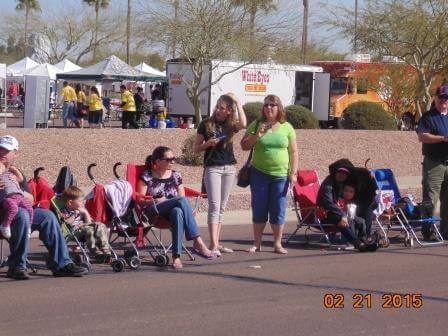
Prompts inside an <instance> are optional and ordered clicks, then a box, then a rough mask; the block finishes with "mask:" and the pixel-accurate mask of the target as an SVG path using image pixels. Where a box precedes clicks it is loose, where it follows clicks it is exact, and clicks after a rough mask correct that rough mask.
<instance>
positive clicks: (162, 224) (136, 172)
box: [126, 164, 207, 260]
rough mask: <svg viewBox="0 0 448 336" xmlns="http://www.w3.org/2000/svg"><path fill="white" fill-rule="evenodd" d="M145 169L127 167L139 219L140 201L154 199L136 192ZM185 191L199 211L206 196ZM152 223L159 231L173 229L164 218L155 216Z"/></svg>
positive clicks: (140, 212) (127, 176)
mask: <svg viewBox="0 0 448 336" xmlns="http://www.w3.org/2000/svg"><path fill="white" fill-rule="evenodd" d="M145 169H146V166H145V165H134V164H128V165H127V166H126V180H127V181H128V182H129V183H130V184H131V185H132V189H133V198H134V201H135V203H136V210H137V213H138V216H139V218H141V217H143V211H142V209H141V208H140V206H138V201H139V200H141V199H142V198H146V199H152V197H151V196H144V195H140V194H138V193H137V192H136V190H137V182H138V180H139V178H140V176H141V174H142V173H143V172H144V171H145ZM184 189H185V197H189V198H194V199H195V204H194V209H197V207H198V205H199V201H200V200H201V199H204V198H207V195H206V194H203V193H201V192H199V191H196V190H194V189H191V188H187V187H185V188H184ZM150 222H151V225H152V227H154V228H156V229H159V230H166V229H170V228H171V224H170V222H169V221H167V220H166V219H165V218H163V217H162V216H157V215H156V216H153V217H152V218H150ZM158 241H159V242H160V239H158ZM170 247H171V245H170V246H169V247H168V248H166V250H169V249H170ZM183 248H184V250H185V252H186V253H187V254H188V256H189V257H190V259H191V260H194V257H193V256H192V254H191V253H190V251H188V249H186V248H185V246H183Z"/></svg>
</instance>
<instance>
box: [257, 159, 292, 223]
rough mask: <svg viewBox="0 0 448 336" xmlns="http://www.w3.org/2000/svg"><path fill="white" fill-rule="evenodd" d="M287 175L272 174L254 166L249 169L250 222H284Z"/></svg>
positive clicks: (286, 202)
mask: <svg viewBox="0 0 448 336" xmlns="http://www.w3.org/2000/svg"><path fill="white" fill-rule="evenodd" d="M288 187H289V180H288V177H287V176H272V175H268V174H265V173H263V172H261V171H259V170H257V169H255V168H254V167H252V168H251V170H250V192H251V200H252V222H254V223H266V222H267V221H268V216H269V223H270V224H285V214H286V207H287V206H288V198H287V196H288Z"/></svg>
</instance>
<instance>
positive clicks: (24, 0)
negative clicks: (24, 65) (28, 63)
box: [16, 0, 41, 57]
mask: <svg viewBox="0 0 448 336" xmlns="http://www.w3.org/2000/svg"><path fill="white" fill-rule="evenodd" d="M16 1H17V2H18V4H17V6H16V10H17V11H25V31H24V40H25V46H24V50H23V56H24V57H25V56H26V51H27V49H28V21H29V17H30V13H31V12H32V11H38V12H40V11H41V8H40V4H39V1H38V0H16Z"/></svg>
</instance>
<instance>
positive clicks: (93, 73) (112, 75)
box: [57, 55, 151, 81]
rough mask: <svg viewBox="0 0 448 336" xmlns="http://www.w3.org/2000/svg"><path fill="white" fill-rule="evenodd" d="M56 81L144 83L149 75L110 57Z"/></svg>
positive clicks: (69, 73) (59, 77) (62, 76)
mask: <svg viewBox="0 0 448 336" xmlns="http://www.w3.org/2000/svg"><path fill="white" fill-rule="evenodd" d="M57 77H58V79H67V80H97V81H102V80H112V81H121V80H135V81H139V80H141V81H146V80H150V79H151V75H149V74H147V73H145V72H142V71H139V70H137V69H134V68H133V67H131V66H130V65H129V64H127V63H125V62H123V61H122V60H121V59H119V58H118V57H116V56H114V55H111V56H109V57H108V58H106V59H105V60H103V61H101V62H99V63H97V64H94V65H91V66H89V67H87V68H84V69H81V70H76V71H70V72H66V73H63V74H58V76H57Z"/></svg>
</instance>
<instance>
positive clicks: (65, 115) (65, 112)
mask: <svg viewBox="0 0 448 336" xmlns="http://www.w3.org/2000/svg"><path fill="white" fill-rule="evenodd" d="M74 112H75V104H74V103H73V102H64V105H62V123H63V124H64V128H67V119H70V120H72V121H75V120H76V117H75V113H74Z"/></svg>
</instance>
